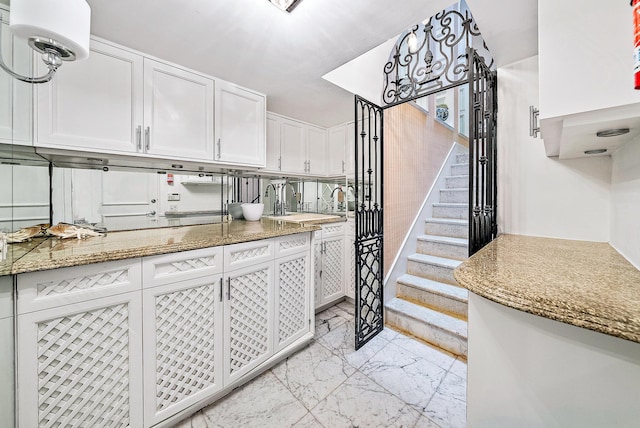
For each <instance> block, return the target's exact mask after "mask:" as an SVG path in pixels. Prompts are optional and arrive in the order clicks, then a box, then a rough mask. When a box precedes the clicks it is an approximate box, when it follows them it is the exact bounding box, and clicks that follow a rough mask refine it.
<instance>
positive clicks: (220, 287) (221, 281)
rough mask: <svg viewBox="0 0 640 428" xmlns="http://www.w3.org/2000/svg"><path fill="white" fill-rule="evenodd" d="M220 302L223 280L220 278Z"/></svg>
mask: <svg viewBox="0 0 640 428" xmlns="http://www.w3.org/2000/svg"><path fill="white" fill-rule="evenodd" d="M220 301H221V302H222V278H220Z"/></svg>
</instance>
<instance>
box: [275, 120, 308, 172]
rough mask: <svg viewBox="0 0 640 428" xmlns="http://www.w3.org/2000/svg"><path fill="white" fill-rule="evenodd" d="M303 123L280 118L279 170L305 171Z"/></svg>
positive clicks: (305, 154) (304, 131) (304, 133)
mask: <svg viewBox="0 0 640 428" xmlns="http://www.w3.org/2000/svg"><path fill="white" fill-rule="evenodd" d="M306 152H307V149H306V129H305V125H304V124H303V123H301V122H296V121H295V120H290V119H286V118H282V119H281V128H280V157H281V170H282V171H283V172H290V173H298V174H300V173H302V174H304V173H306V172H307V153H306Z"/></svg>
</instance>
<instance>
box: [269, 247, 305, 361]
mask: <svg viewBox="0 0 640 428" xmlns="http://www.w3.org/2000/svg"><path fill="white" fill-rule="evenodd" d="M307 239H308V237H307ZM307 242H308V240H307ZM310 262H311V260H310V257H309V247H308V244H307V248H306V251H303V252H298V253H297V254H292V255H289V256H285V257H281V258H279V259H277V260H276V290H275V303H276V305H275V309H276V313H275V316H274V319H275V329H274V335H275V347H276V349H275V352H279V351H281V350H283V349H285V348H286V347H288V346H289V345H291V344H292V343H294V342H295V341H296V340H298V339H300V338H301V337H302V336H304V335H305V334H306V333H308V332H309V331H310V329H311V315H310V306H311V305H310V300H311V295H310V293H309V287H308V286H307V284H309V275H310V270H309V264H310Z"/></svg>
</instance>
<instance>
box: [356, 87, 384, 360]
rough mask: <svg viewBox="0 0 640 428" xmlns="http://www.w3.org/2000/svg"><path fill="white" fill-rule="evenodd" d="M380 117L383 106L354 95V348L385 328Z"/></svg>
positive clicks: (360, 345) (381, 125)
mask: <svg viewBox="0 0 640 428" xmlns="http://www.w3.org/2000/svg"><path fill="white" fill-rule="evenodd" d="M382 116H383V115H382V108H380V107H378V106H377V105H375V104H373V103H371V102H369V101H367V100H365V99H364V98H361V97H359V96H357V95H356V97H355V119H356V121H355V138H356V139H355V141H356V145H355V168H356V173H355V184H356V192H355V193H356V200H355V203H356V204H355V225H356V236H355V244H354V245H355V247H356V248H355V255H356V257H355V258H356V259H355V261H354V262H355V266H356V269H355V270H356V287H355V288H356V293H355V294H356V296H355V297H356V314H355V318H356V331H355V336H356V342H355V347H356V350H357V349H360V347H362V346H363V345H364V344H365V343H367V342H368V341H369V340H370V339H372V338H373V337H374V336H375V335H376V334H378V333H380V332H381V331H382V329H383V328H384V319H383V310H384V300H383V277H382V275H383V269H382V261H383V258H382V256H383V241H382V238H383V193H382V184H383V167H382V166H383V163H382V161H383V130H384V128H383V119H382Z"/></svg>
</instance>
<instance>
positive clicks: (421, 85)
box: [382, 0, 493, 107]
mask: <svg viewBox="0 0 640 428" xmlns="http://www.w3.org/2000/svg"><path fill="white" fill-rule="evenodd" d="M469 47H473V48H474V49H475V50H476V51H477V52H479V54H480V56H481V57H483V58H484V60H485V63H487V64H488V65H489V67H491V66H492V65H493V59H492V58H491V54H490V53H489V50H488V48H487V45H486V44H485V42H484V40H483V38H482V36H481V34H480V30H479V29H478V26H477V25H476V23H475V21H474V20H473V16H472V15H471V12H470V11H469V8H468V7H467V5H466V3H465V2H464V0H462V1H461V2H460V3H458V4H456V5H453V6H452V7H450V8H448V9H445V10H443V11H442V12H439V13H437V14H436V15H434V16H432V17H431V18H429V20H428V21H427V22H426V23H424V24H423V23H420V24H417V25H415V26H413V27H412V28H410V29H408V30H406V31H405V32H404V33H403V34H402V35H401V36H400V37H399V38H398V41H397V42H396V45H395V47H394V48H393V50H392V52H391V55H390V56H389V61H388V62H387V64H386V65H385V67H384V88H383V93H382V100H383V103H384V104H385V107H390V106H392V105H396V104H401V103H403V102H406V101H411V100H413V99H416V98H419V97H422V96H425V95H429V94H432V93H436V92H440V91H442V90H445V89H448V88H452V87H455V86H459V85H462V84H464V83H466V82H467V79H468V76H467V72H468V69H469V67H468V59H467V48H469Z"/></svg>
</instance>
